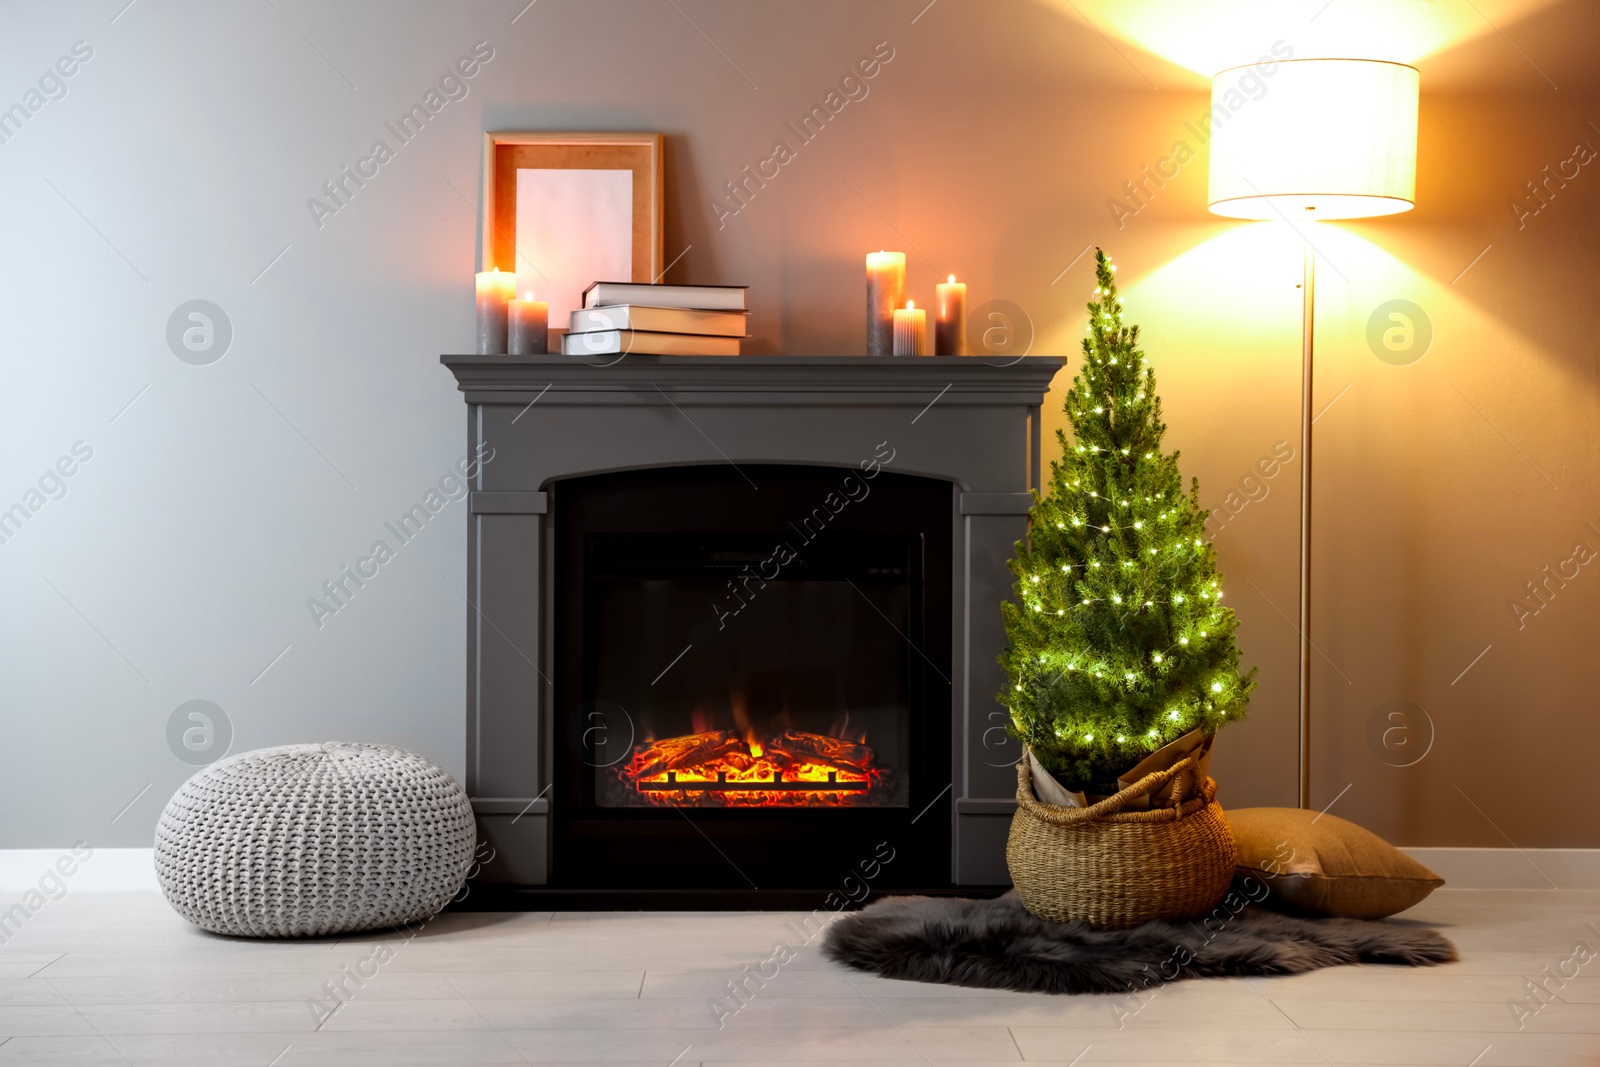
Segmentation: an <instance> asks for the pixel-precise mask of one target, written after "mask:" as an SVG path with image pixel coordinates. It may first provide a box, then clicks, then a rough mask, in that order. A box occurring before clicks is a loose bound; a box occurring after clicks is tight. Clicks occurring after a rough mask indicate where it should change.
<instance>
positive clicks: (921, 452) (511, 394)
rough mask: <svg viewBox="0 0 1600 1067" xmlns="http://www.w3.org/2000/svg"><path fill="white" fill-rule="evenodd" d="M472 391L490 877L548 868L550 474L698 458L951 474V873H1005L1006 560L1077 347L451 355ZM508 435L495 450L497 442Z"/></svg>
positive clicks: (472, 733)
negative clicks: (869, 464)
mask: <svg viewBox="0 0 1600 1067" xmlns="http://www.w3.org/2000/svg"><path fill="white" fill-rule="evenodd" d="M441 362H442V363H443V364H444V366H446V367H447V368H448V369H449V370H450V371H451V373H452V374H453V375H454V376H455V378H456V381H457V384H458V387H459V389H460V391H461V392H462V393H463V394H465V400H466V403H467V407H468V433H467V438H468V440H467V443H468V448H469V450H471V451H472V452H473V453H474V454H478V450H479V449H480V448H481V449H482V450H483V453H484V454H486V455H491V456H492V458H491V459H490V460H489V461H488V462H486V463H484V464H483V465H482V466H481V468H480V469H479V472H478V474H477V476H476V478H475V479H474V481H473V485H472V499H471V506H470V509H469V510H470V518H469V523H470V525H469V532H468V562H467V589H466V592H467V596H468V599H469V602H470V606H469V607H468V609H467V663H468V671H467V675H468V676H467V724H466V725H467V783H466V785H467V790H468V792H469V793H470V794H471V796H472V798H473V805H474V809H475V810H476V811H477V813H478V819H479V828H480V834H481V835H482V836H483V837H484V838H485V839H486V840H487V841H489V842H490V843H491V844H492V845H493V846H494V848H495V852H496V856H497V859H496V861H495V862H494V863H493V864H491V865H490V866H489V868H488V869H487V870H486V872H485V876H486V877H488V878H490V879H496V880H500V881H505V882H510V883H516V884H522V885H541V884H545V883H546V882H548V881H549V880H550V877H551V872H552V864H555V865H559V864H560V863H561V858H560V856H551V855H550V845H549V818H550V802H549V799H548V797H547V792H548V790H549V787H550V785H551V775H552V773H553V771H552V759H551V750H550V746H551V744H552V739H553V737H554V716H555V714H556V709H554V708H552V707H551V703H552V696H551V694H552V689H551V681H550V678H551V675H552V672H553V671H554V669H555V668H554V662H555V658H554V651H553V644H554V634H553V632H552V631H553V619H552V601H553V599H554V597H553V596H552V595H551V594H552V591H553V589H554V582H555V579H556V576H555V574H554V569H553V554H552V546H551V537H550V532H551V522H552V516H551V514H550V493H549V490H550V488H551V487H552V486H553V485H554V484H555V483H556V482H558V481H560V480H562V479H565V478H571V477H578V476H582V475H590V474H601V473H607V472H612V471H624V470H637V469H646V468H652V467H670V466H690V465H702V464H724V463H725V464H732V465H733V466H735V467H738V466H740V465H743V464H751V465H754V464H810V465H820V466H834V467H841V468H850V469H855V468H856V467H857V465H858V464H859V463H860V462H861V461H863V460H866V459H869V458H871V457H873V456H874V455H875V454H881V453H879V449H880V446H886V447H887V448H888V449H890V450H891V451H892V455H893V458H892V459H891V460H890V461H889V462H888V463H886V464H884V469H886V470H891V471H895V472H898V473H901V474H915V475H922V476H925V477H931V478H937V479H941V480H944V481H947V482H950V483H951V484H952V487H953V502H954V507H953V509H952V510H953V514H952V515H951V523H952V532H953V537H954V560H953V575H952V577H953V582H954V598H953V611H952V617H951V627H952V629H951V637H952V647H953V649H954V656H953V660H952V664H951V665H952V668H953V672H954V673H953V675H952V678H951V681H952V700H953V707H952V719H953V724H954V736H953V738H952V742H953V743H952V752H953V758H952V766H951V768H950V783H951V785H950V789H949V790H948V793H947V795H946V797H945V798H944V799H941V800H940V801H939V802H938V808H939V811H937V812H934V813H932V814H930V816H929V817H936V816H942V817H946V818H948V819H950V820H951V825H952V830H953V832H952V838H953V841H954V849H953V854H952V856H951V863H950V880H951V883H952V884H956V885H962V884H966V885H996V884H1002V883H1005V882H1006V881H1008V878H1007V875H1006V869H1005V838H1006V833H1007V830H1008V828H1009V821H1010V812H1011V808H1012V803H1013V802H1012V797H1013V796H1014V794H1015V790H1016V777H1015V772H1014V770H1013V769H1012V764H1013V763H1014V762H1015V760H1016V758H1017V756H1018V755H1019V752H1018V749H1017V745H1016V744H1015V742H1013V741H1011V740H1010V739H1008V738H1007V737H1006V736H1005V734H1004V730H1003V729H1002V727H1003V725H1004V722H1005V719H1006V715H1005V712H1004V709H1002V708H1000V707H999V706H998V705H997V704H996V702H995V700H994V694H995V693H996V692H997V691H998V690H999V689H1000V688H1001V687H1002V685H1003V674H1002V672H1001V669H1000V667H999V665H998V664H997V663H996V656H997V655H998V654H999V653H1000V651H1001V649H1002V648H1003V647H1004V644H1005V634H1004V630H1003V627H1002V625H1001V619H1000V611H999V603H1000V601H1001V600H1002V599H1003V598H1005V597H1007V596H1009V595H1010V587H1011V577H1010V573H1009V571H1008V570H1007V567H1006V560H1007V559H1008V558H1009V557H1010V555H1011V551H1012V545H1013V543H1014V542H1015V541H1016V540H1017V539H1018V538H1020V537H1022V536H1023V534H1024V532H1025V531H1026V526H1027V511H1028V507H1029V505H1030V503H1031V501H1032V496H1031V492H1032V490H1034V489H1036V488H1038V487H1039V479H1040V462H1041V451H1040V447H1041V441H1040V420H1039V409H1040V405H1041V402H1042V400H1043V397H1044V394H1045V392H1046V391H1047V390H1048V389H1049V387H1050V383H1051V381H1052V380H1053V379H1054V377H1055V375H1056V373H1057V372H1058V371H1059V370H1060V369H1061V368H1062V366H1063V365H1064V363H1065V360H1063V359H1060V358H1056V357H1027V358H1024V359H1020V360H1017V361H1014V362H1012V363H1010V364H1009V365H1006V364H1001V363H998V362H996V363H991V362H989V361H987V360H985V359H982V358H975V357H968V358H923V359H874V358H869V357H862V356H845V357H822V356H816V357H813V356H743V357H738V358H724V357H640V356H628V357H624V358H622V359H620V360H618V361H617V362H615V363H610V364H603V363H598V362H596V363H591V362H589V361H586V360H584V359H582V358H578V357H568V356H472V355H446V356H442V357H441ZM490 449H492V450H493V451H492V453H490V452H489V450H490Z"/></svg>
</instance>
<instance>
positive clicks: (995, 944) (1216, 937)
mask: <svg viewBox="0 0 1600 1067" xmlns="http://www.w3.org/2000/svg"><path fill="white" fill-rule="evenodd" d="M1219 910H1222V909H1219ZM1225 914H1226V912H1225ZM822 952H823V955H825V956H827V957H828V958H829V959H831V960H834V961H835V962H837V963H842V964H845V965H846V966H849V967H854V968H856V969H857V970H862V971H872V972H874V973H876V974H880V975H882V976H883V977H885V978H902V979H908V980H910V981H915V982H942V983H945V984H947V985H960V986H975V987H978V988H982V989H1011V990H1016V991H1018V992H1023V993H1127V992H1129V991H1132V990H1138V989H1144V988H1150V987H1153V986H1157V985H1160V984H1162V983H1164V982H1171V981H1176V980H1178V979H1183V978H1202V977H1209V976H1213V975H1275V974H1300V973H1302V972H1305V971H1314V970H1316V969H1318V968H1319V967H1334V966H1338V965H1340V964H1346V963H1396V964H1404V965H1407V966H1411V967H1422V966H1432V965H1434V964H1439V963H1449V962H1452V961H1454V960H1455V959H1456V949H1455V946H1454V945H1452V944H1451V943H1450V942H1449V941H1447V940H1445V938H1444V937H1442V936H1441V935H1439V934H1437V933H1435V932H1434V931H1432V930H1424V929H1418V928H1415V927H1411V926H1404V925H1401V924H1399V923H1393V922H1368V921H1365V920H1361V919H1302V918H1297V917H1295V916H1291V915H1282V914H1279V913H1277V912H1272V911H1267V910H1265V909H1262V908H1258V907H1255V906H1253V905H1251V906H1247V907H1244V908H1242V909H1241V910H1239V911H1238V912H1237V913H1236V914H1228V915H1227V918H1225V919H1221V918H1210V919H1206V920H1204V921H1203V922H1202V921H1199V920H1197V921H1195V922H1152V923H1146V924H1145V925H1143V926H1139V927H1135V928H1134V929H1132V930H1100V929H1096V928H1094V927H1092V926H1089V925H1087V924H1085V923H1077V922H1072V923H1053V922H1047V921H1045V920H1044V919H1040V918H1036V917H1035V916H1033V915H1031V914H1029V913H1028V912H1027V911H1026V910H1024V908H1023V907H1022V901H1021V899H1020V898H1019V897H1018V896H1017V894H1016V892H1015V891H1013V892H1010V893H1007V894H1006V895H1005V896H1003V897H999V898H998V899H995V900H961V899H954V898H936V897H890V898H888V899H886V900H881V901H879V902H878V903H876V904H872V905H869V906H868V907H866V908H865V909H863V910H861V911H858V912H854V913H852V914H850V915H846V916H844V917H843V918H840V919H837V920H835V921H834V922H833V923H832V924H831V925H830V926H829V927H828V932H827V936H826V938H825V939H824V941H823V945H822Z"/></svg>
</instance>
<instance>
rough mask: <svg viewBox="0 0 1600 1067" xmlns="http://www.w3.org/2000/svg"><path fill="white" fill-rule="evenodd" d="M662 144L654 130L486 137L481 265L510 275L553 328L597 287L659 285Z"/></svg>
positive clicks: (560, 324) (558, 326) (660, 269)
mask: <svg viewBox="0 0 1600 1067" xmlns="http://www.w3.org/2000/svg"><path fill="white" fill-rule="evenodd" d="M662 147H663V138H662V136H661V135H660V134H656V133H529V132H500V131H495V132H490V133H487V134H485V135H484V186H485V188H484V203H485V204H486V205H487V207H488V210H487V212H486V213H485V216H484V234H483V247H484V257H485V259H486V261H487V266H486V267H485V268H484V269H485V270H487V269H489V268H491V267H494V268H498V269H500V270H503V271H511V272H513V273H515V274H516V275H517V295H518V296H527V295H528V294H530V293H531V294H532V296H533V299H535V300H547V301H549V303H550V325H551V326H553V327H556V328H557V329H560V328H562V327H564V326H565V325H566V323H567V321H568V318H567V317H568V314H569V313H570V312H571V311H573V310H574V309H577V308H581V307H582V306H583V291H584V290H585V289H587V288H588V287H589V286H590V285H592V284H593V283H595V282H601V281H629V282H645V283H650V282H656V281H659V280H660V275H661V272H662V266H663V264H662V230H663V227H662V218H661V210H662V208H661V204H662V188H663V185H662V169H661V156H662Z"/></svg>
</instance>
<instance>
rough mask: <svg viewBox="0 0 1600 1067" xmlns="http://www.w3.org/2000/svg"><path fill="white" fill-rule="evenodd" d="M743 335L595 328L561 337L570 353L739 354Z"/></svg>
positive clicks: (562, 350)
mask: <svg viewBox="0 0 1600 1067" xmlns="http://www.w3.org/2000/svg"><path fill="white" fill-rule="evenodd" d="M742 340H743V338H740V337H707V336H705V335H703V334H694V333H651V332H648V331H646V330H595V331H592V332H590V333H568V334H563V335H562V337H561V353H562V355H567V356H605V355H616V354H619V353H621V354H629V355H636V356H737V355H738V354H739V344H740V342H741V341H742Z"/></svg>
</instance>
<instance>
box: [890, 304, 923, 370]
mask: <svg viewBox="0 0 1600 1067" xmlns="http://www.w3.org/2000/svg"><path fill="white" fill-rule="evenodd" d="M927 349H928V313H927V312H926V311H924V310H923V309H922V308H919V307H917V302H916V301H915V300H911V301H908V302H907V303H906V306H905V307H903V308H899V309H897V310H896V311H895V313H894V354H895V355H897V356H920V355H922V354H923V353H924V352H926V351H927Z"/></svg>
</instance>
